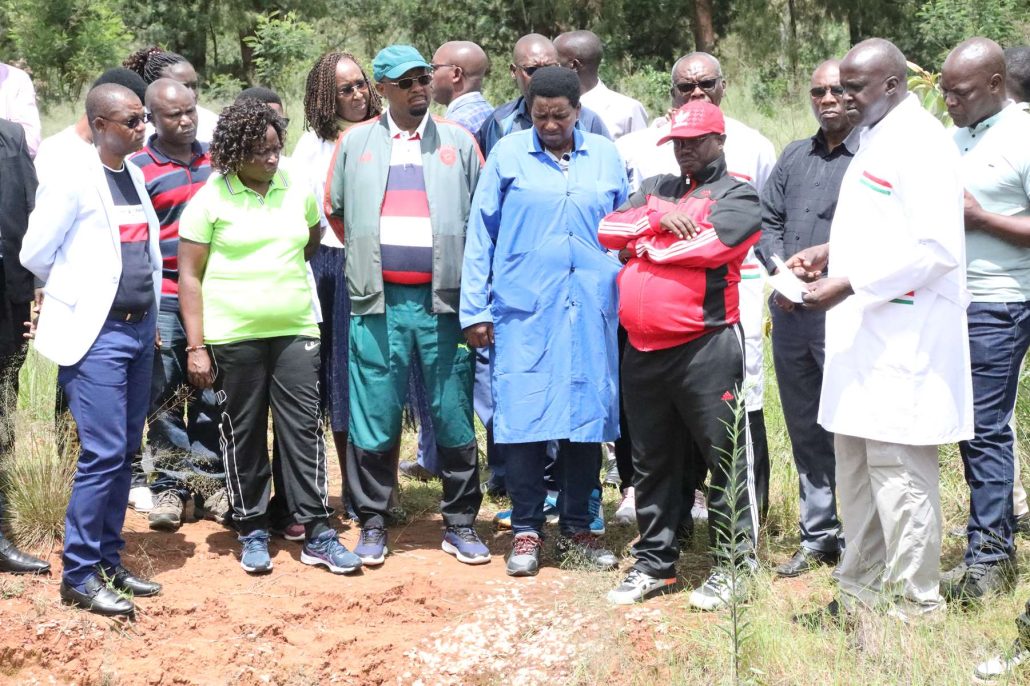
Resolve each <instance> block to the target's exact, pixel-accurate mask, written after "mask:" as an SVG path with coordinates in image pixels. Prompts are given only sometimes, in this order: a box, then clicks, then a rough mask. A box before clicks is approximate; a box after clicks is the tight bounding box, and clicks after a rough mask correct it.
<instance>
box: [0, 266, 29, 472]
mask: <svg viewBox="0 0 1030 686" xmlns="http://www.w3.org/2000/svg"><path fill="white" fill-rule="evenodd" d="M4 283H5V282H4V270H3V259H0V455H4V454H6V453H7V452H9V451H10V450H11V449H12V448H13V447H14V411H15V410H16V409H17V407H18V372H19V371H21V366H22V364H24V362H25V352H26V351H27V350H28V342H27V341H26V340H25V337H24V336H23V335H22V334H24V333H25V322H27V321H28V320H29V316H30V313H31V305H32V304H31V303H27V302H26V303H20V302H19V303H16V302H11V300H10V299H9V298H7V295H6V293H5V291H6V288H5V286H4Z"/></svg>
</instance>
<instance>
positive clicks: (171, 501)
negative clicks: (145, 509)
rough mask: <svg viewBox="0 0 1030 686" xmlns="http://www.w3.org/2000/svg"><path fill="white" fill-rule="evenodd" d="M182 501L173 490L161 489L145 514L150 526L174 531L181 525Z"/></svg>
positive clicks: (156, 529)
mask: <svg viewBox="0 0 1030 686" xmlns="http://www.w3.org/2000/svg"><path fill="white" fill-rule="evenodd" d="M182 510H183V501H182V496H180V495H179V494H178V493H177V492H176V491H174V490H171V489H169V490H167V491H161V492H160V493H158V494H157V498H155V499H154V507H153V508H152V509H151V510H150V514H149V515H147V519H148V520H149V522H150V528H151V529H153V530H155V531H176V530H178V528H179V527H180V526H182Z"/></svg>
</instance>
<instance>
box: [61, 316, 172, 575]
mask: <svg viewBox="0 0 1030 686" xmlns="http://www.w3.org/2000/svg"><path fill="white" fill-rule="evenodd" d="M153 357H154V313H153V312H151V313H150V314H148V315H147V316H146V317H144V319H143V321H141V322H138V323H129V322H116V321H107V322H105V323H104V325H103V327H102V328H101V329H100V334H99V335H98V336H97V339H96V341H94V342H93V345H91V346H90V348H89V350H88V351H87V352H86V354H85V355H83V357H82V359H81V360H79V361H78V362H76V363H75V364H73V365H69V366H67V367H60V369H59V370H58V373H57V381H58V383H59V384H60V385H61V388H63V389H64V392H65V394H66V395H67V396H68V406H69V407H70V408H71V412H72V416H73V417H75V423H76V425H77V426H78V432H79V444H80V446H81V448H80V452H79V459H78V463H77V465H76V468H75V478H74V480H73V482H72V493H71V498H70V500H69V501H68V510H67V513H66V514H65V525H64V556H63V561H64V572H63V575H64V580H65V581H66V582H68V584H69V585H70V586H73V587H75V588H78V589H79V590H82V584H83V583H85V581H86V580H87V579H89V577H91V576H92V575H93V574H95V573H96V568H97V566H98V565H100V566H102V567H103V568H104V569H105V570H107V571H110V570H111V569H113V568H114V567H116V566H118V565H119V564H120V563H121V549H122V548H123V547H124V546H125V541H124V540H123V539H122V525H123V524H124V522H125V508H126V506H127V505H128V502H129V480H130V463H131V460H132V456H133V455H135V454H137V453H138V452H139V446H140V442H141V441H142V439H143V423H144V421H145V420H146V418H147V398H148V395H149V389H150V375H151V372H152V370H153Z"/></svg>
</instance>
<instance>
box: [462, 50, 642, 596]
mask: <svg viewBox="0 0 1030 686" xmlns="http://www.w3.org/2000/svg"><path fill="white" fill-rule="evenodd" d="M527 98H528V100H529V105H530V111H531V114H532V117H533V128H532V129H528V130H525V131H520V132H517V133H512V134H510V135H508V136H505V137H504V138H503V139H501V140H500V141H499V142H498V143H497V145H496V146H495V147H494V149H493V150H492V151H491V153H490V157H489V159H488V160H487V164H486V168H485V170H484V172H483V174H482V175H481V176H480V180H479V186H478V188H477V189H476V195H475V198H474V199H473V204H472V212H471V215H470V217H469V225H468V233H467V238H466V245H465V260H464V263H463V266H462V284H461V325H462V327H463V329H464V332H465V336H466V338H467V340H468V342H469V345H472V346H476V347H484V346H489V345H492V346H493V351H492V354H491V361H492V373H493V395H494V403H495V408H494V439H495V441H496V443H497V446H498V450H503V451H504V459H505V462H506V464H507V470H508V472H507V476H506V485H507V488H508V493H509V495H510V496H511V500H512V516H511V523H512V529H513V531H514V533H515V537H514V540H513V544H512V553H511V555H510V556H509V557H508V574H510V575H513V576H529V575H533V574H536V572H537V569H538V566H539V559H540V543H541V538H542V533H543V525H544V513H543V504H544V497H545V495H546V491H545V488H544V463H545V459H546V450H547V443H548V442H549V441H557V442H558V464H557V469H558V482H559V487H560V488H561V495H560V497H559V502H558V509H559V513H560V517H561V519H560V522H561V534H562V537H561V539H560V540H559V550H560V551H561V552H562V553H565V554H568V553H572V552H575V553H576V554H577V555H580V556H582V557H584V558H585V559H587V560H589V561H590V562H592V563H593V564H594V565H595V566H598V567H601V568H610V567H613V566H615V564H616V563H617V559H616V557H615V556H614V555H613V554H612V553H611V552H609V551H607V550H605V549H603V548H602V547H601V545H600V543H599V542H598V540H597V539H596V538H595V537H594V536H592V535H591V534H590V529H589V525H590V515H589V510H588V500H589V497H590V492H591V491H592V490H593V488H594V485H595V483H596V481H597V475H598V473H599V471H600V466H601V446H600V444H601V443H602V442H605V441H611V440H614V439H615V438H616V437H618V435H619V414H618V407H619V404H618V366H617V365H618V346H617V341H616V329H617V326H618V315H617V310H618V307H617V305H618V302H617V297H618V296H617V290H616V285H615V277H616V275H617V274H618V271H619V266H620V265H619V263H618V261H617V260H616V258H615V257H614V256H613V255H609V254H608V253H607V252H606V251H605V249H604V248H603V247H601V245H600V243H598V241H597V225H598V223H599V222H600V220H601V218H602V217H604V216H605V214H606V213H608V212H611V211H613V210H614V209H615V208H617V207H619V206H620V205H621V204H622V203H623V201H624V200H625V199H626V195H627V192H628V189H627V181H626V174H625V169H624V166H623V163H622V160H621V159H620V157H619V154H618V152H617V151H616V149H615V146H614V145H613V144H612V143H611V142H610V141H609V140H607V139H606V138H604V137H602V136H597V135H594V134H591V133H586V132H584V131H581V130H579V129H578V128H576V126H575V124H576V121H577V119H578V117H579V111H580V105H579V80H578V78H577V77H576V74H575V72H573V71H572V70H569V69H564V68H562V67H545V68H543V69H540V70H538V71H537V72H536V73H535V74H534V75H533V80H532V81H531V83H530V86H529V93H528V95H527Z"/></svg>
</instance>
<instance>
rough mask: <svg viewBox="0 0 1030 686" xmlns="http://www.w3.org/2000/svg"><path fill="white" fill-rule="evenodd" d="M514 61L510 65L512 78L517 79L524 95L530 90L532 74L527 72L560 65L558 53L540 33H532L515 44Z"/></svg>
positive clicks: (517, 83) (516, 81)
mask: <svg viewBox="0 0 1030 686" xmlns="http://www.w3.org/2000/svg"><path fill="white" fill-rule="evenodd" d="M512 58H513V59H514V61H513V62H512V63H511V65H509V69H510V71H511V76H512V78H513V79H515V83H516V85H518V87H519V91H521V92H522V95H523V96H525V95H526V91H527V90H528V89H529V79H530V76H531V75H530V74H527V73H526V70H527V69H529V70H534V67H550V66H557V64H558V51H557V50H556V49H555V47H554V44H553V43H552V42H551V41H550V40H548V38H547V36H541V35H540V34H539V33H530V34H527V35H525V36H523V37H522V38H519V40H518V41H517V42H516V43H515V49H514V50H513V51H512Z"/></svg>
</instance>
